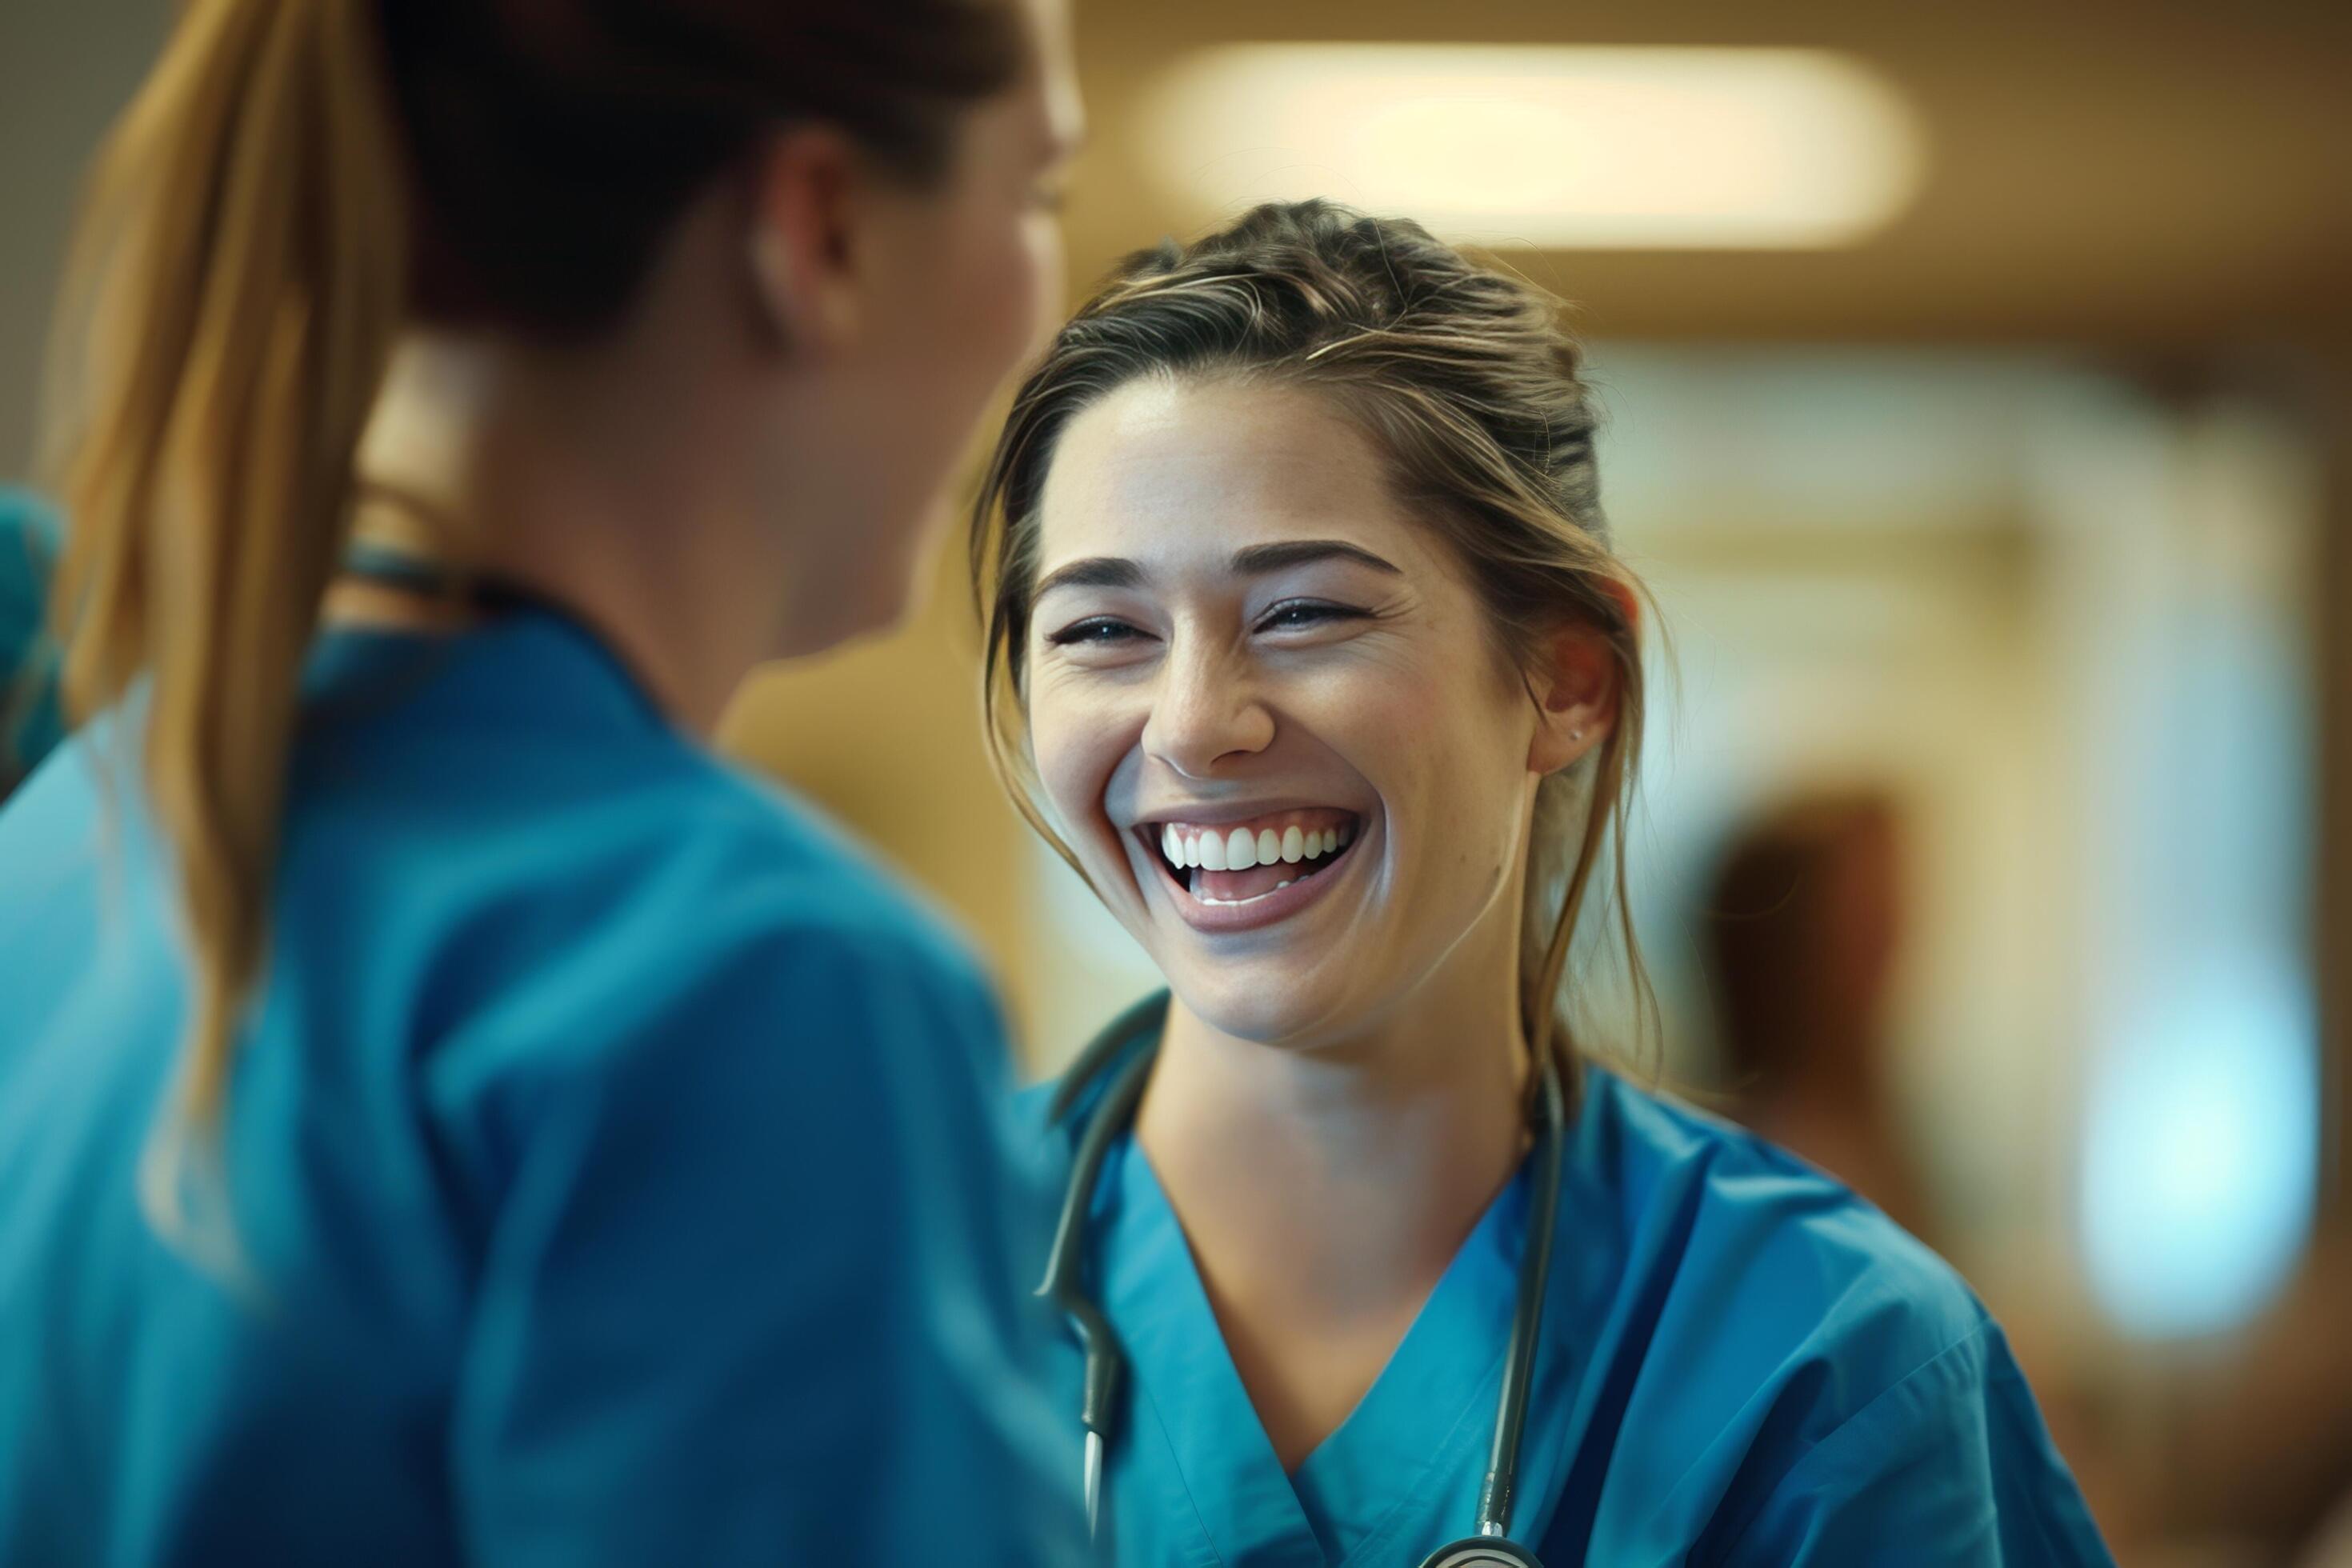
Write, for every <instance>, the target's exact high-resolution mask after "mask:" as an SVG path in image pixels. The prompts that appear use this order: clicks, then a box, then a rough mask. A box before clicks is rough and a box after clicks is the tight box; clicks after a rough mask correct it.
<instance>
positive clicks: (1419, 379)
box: [974, 203, 2107, 1568]
mask: <svg viewBox="0 0 2352 1568" xmlns="http://www.w3.org/2000/svg"><path fill="white" fill-rule="evenodd" d="M1593 427H1594V414H1593V408H1592V405H1591V397H1590V394H1589V391H1588V389H1587V386H1586V384H1585V382H1584V380H1583V378H1582V374H1581V367H1580V354H1579V352H1578V350H1577V347H1576V345H1575V344H1574V343H1573V342H1570V340H1569V339H1568V338H1567V337H1566V336H1565V335H1563V333H1562V332H1561V331H1560V329H1559V325H1558V322H1557V321H1556V317H1555V311H1554V308H1553V305H1552V302H1551V301H1549V300H1548V299H1546V298H1545V297H1543V296H1541V295H1540V294H1539V293H1538V292H1537V291H1536V290H1535V289H1532V288H1530V287H1528V286H1527V285H1526V284H1524V283H1522V282H1520V281H1519V280H1517V279H1513V278H1511V277H1508V276H1507V275H1504V274H1502V273H1499V272H1497V271H1495V270H1491V269H1488V268H1483V267H1479V266H1476V265H1474V264H1473V263H1471V262H1470V261H1468V260H1466V259H1465V258H1463V257H1462V256H1461V255H1459V254H1458V253H1456V252H1455V251H1454V250H1453V249H1452V248H1450V247H1446V246H1444V245H1443V244H1440V243H1438V242H1437V241H1435V240H1433V239H1432V238H1431V237H1430V236H1429V235H1428V234H1426V233H1425V232H1424V231H1423V230H1422V229H1421V228H1420V227H1418V226H1415V225H1413V224H1411V223H1406V222H1400V221H1394V220H1386V219H1378V218H1368V217H1361V216H1356V215H1354V214H1351V213H1349V212H1346V211H1344V210H1342V209H1339V208H1336V207H1332V206H1328V205H1324V204H1321V203H1307V204H1303V205H1270V206H1265V207H1261V208H1259V209H1257V210H1256V211H1255V212H1252V213H1250V214H1249V215H1247V216H1244V217H1243V218H1242V219H1241V220H1239V221H1238V222H1237V223H1235V224H1234V226H1231V227H1230V228H1227V229H1225V230H1223V231H1222V232H1219V233H1217V234H1213V235H1212V236H1210V237H1207V238H1204V239H1202V240H1200V241H1198V242H1196V243H1194V244H1192V245H1190V246H1182V247H1180V246H1177V245H1174V244H1172V243H1171V244H1170V245H1167V246H1164V247H1160V249H1157V250H1153V251H1148V252H1143V253H1140V254H1138V255H1136V256H1134V257H1131V258H1129V260H1128V261H1127V263H1126V264H1125V265H1124V266H1123V267H1121V268H1119V269H1118V272H1117V274H1116V275H1115V276H1114V277H1113V279H1111V280H1110V282H1109V283H1108V285H1106V286H1105V287H1104V289H1102V291H1101V292H1100V293H1099V294H1097V296H1096V297H1095V299H1094V300H1092V301H1090V302H1089V303H1088V304H1087V305H1086V306H1085V307H1084V308H1083V309H1082V310H1080V311H1079V313H1078V315H1077V316H1076V319H1075V320H1073V321H1071V322H1070V323H1069V325H1067V326H1066V327H1065V328H1064V329H1063V330H1062V331H1061V333H1060V335H1059V336H1058V337H1057V338H1056V339H1055V343H1054V345H1053V347H1052V349H1051V350H1050V351H1049V352H1048V353H1047V354H1046V356H1045V360H1044V361H1043V363H1041V365H1040V366H1039V367H1038V368H1037V369H1036V370H1035V371H1034V373H1033V374H1031V375H1030V376H1029V377H1028V379H1027V381H1026V382H1025V383H1024V385H1023V387H1022V390H1021V394H1020V396H1019V399H1018V401H1017V403H1016V405H1015V408H1014V413H1013V419H1012V423H1011V425H1010V426H1009V427H1008V428H1007V429H1006V431H1005V433H1004V435H1003V437H1002V439H1001V441H1000V443H999V446H998V448H997V457H996V461H995V463H994V465H993V467H992V469H991V472H990V475H989V479H988V485H987V488H986V489H985V490H984V492H983V494H982V511H981V512H980V514H979V520H980V523H981V527H980V529H979V531H978V532H977V533H976V535H975V540H974V550H975V555H976V561H975V564H976V565H977V566H979V567H981V568H982V569H983V571H982V579H983V582H984V584H985V587H986V592H987V602H988V604H989V605H990V606H991V630H990V640H989V644H988V647H989V655H990V664H991V673H992V675H998V674H1001V675H1003V676H1004V677H1007V678H1009V686H1010V689H1009V691H1008V692H1006V693H1004V694H1003V697H1004V698H1005V699H1008V700H1002V701H998V700H997V699H998V696H999V694H998V693H996V692H995V691H994V689H993V688H992V694H991V695H992V701H997V706H998V709H999V711H1000V713H1001V714H1002V716H1003V719H1004V721H1005V722H1004V725H1003V731H1005V732H1004V733H1003V734H1002V735H1001V741H1002V743H1003V750H1004V752H1005V753H1006V755H1007V756H1008V759H1009V760H1010V762H1011V763H1012V770H1013V773H1014V774H1015V776H1016V779H1017V780H1018V781H1019V782H1021V783H1023V784H1026V785H1030V786H1034V795H1029V794H1025V793H1024V796H1023V798H1024V800H1025V801H1026V802H1027V803H1028V805H1029V806H1030V809H1031V811H1032V814H1033V819H1034V820H1035V821H1036V822H1037V824H1038V826H1040V827H1041V828H1042V829H1044V830H1045V831H1046V832H1047V833H1048V834H1049V835H1051V836H1052V837H1054V839H1055V843H1056V845H1057V846H1058V847H1062V848H1063V849H1064V852H1065V853H1066V855H1067V856H1068V857H1069V858H1071V860H1072V862H1073V863H1074V864H1075V865H1076V867H1077V868H1078V869H1079V870H1080V872H1081V873H1082V874H1083V875H1084V876H1085V877H1086V878H1087V879H1088V881H1089V882H1090V883H1091V884H1092V885H1093V887H1094V889H1095V890H1096V891H1097V893H1098V894H1099V895H1100V897H1101V898H1102V899H1103V900H1104V902H1105V903H1106V904H1107V905H1108V907H1109V908H1110V910H1111V911H1112V912H1113V913H1114V914H1115V915H1117V916H1118V920H1119V921H1120V922H1121V923H1122V924H1123V925H1124V926H1125V927H1126V928H1127V929H1128V930H1129V931H1130V932H1132V933H1133V934H1134V936H1135V937H1136V939H1137V940H1138V941H1139V942H1141V943H1142V944H1143V946H1144V947H1145V949H1146V950H1147V951H1149V952H1150V953H1151V955H1152V957H1153V958H1154V959H1155V960H1156V961H1157V962H1158V963H1159V964H1160V968H1161V969H1162V971H1163V972H1164V973H1166V975H1167V978H1168V981H1169V984H1170V987H1171V993H1172V994H1170V995H1163V996H1161V997H1159V998H1156V999H1154V1000H1153V1001H1152V1002H1150V1003H1148V1004H1146V1005H1144V1006H1142V1007H1139V1008H1138V1009H1137V1010H1135V1011H1134V1012H1133V1013H1131V1014H1130V1015H1129V1016H1128V1017H1126V1018H1124V1019H1121V1020H1119V1021H1118V1023H1116V1024H1114V1025H1113V1026H1111V1027H1110V1028H1109V1029H1108V1030H1106V1031H1105V1033H1104V1036H1103V1037H1102V1038H1101V1039H1100V1040H1098V1041H1097V1045H1096V1047H1094V1048H1093V1049H1092V1050H1090V1051H1089V1052H1088V1053H1087V1057H1086V1058H1084V1059H1083V1060H1082V1061H1081V1064H1080V1065H1079V1067H1078V1068H1076V1069H1075V1070H1074V1072H1073V1073H1072V1074H1071V1075H1070V1077H1068V1078H1067V1079H1065V1080H1064V1082H1063V1083H1062V1084H1061V1085H1060V1086H1059V1088H1058V1089H1056V1090H1055V1092H1054V1094H1053V1096H1052V1098H1051V1101H1050V1104H1049V1105H1048V1106H1046V1107H1045V1109H1046V1110H1048V1111H1049V1113H1050V1116H1051V1119H1052V1121H1053V1125H1054V1127H1055V1136H1054V1142H1053V1145H1052V1147H1053V1148H1054V1150H1055V1152H1056V1153H1057V1155H1058V1156H1059V1163H1060V1164H1061V1166H1062V1169H1063V1171H1064V1173H1065V1174H1066V1178H1067V1179H1066V1184H1065V1197H1064V1207H1063V1208H1062V1211H1061V1227H1060V1234H1059V1236H1058V1237H1057V1238H1056V1241H1055V1250H1054V1256H1053V1258H1051V1260H1050V1262H1049V1264H1048V1267H1047V1281H1046V1283H1047V1290H1048V1292H1049V1293H1050V1294H1051V1295H1053V1296H1054V1297H1055V1299H1056V1300H1058V1301H1059V1302H1060V1303H1061V1305H1062V1306H1063V1308H1064V1310H1066V1311H1067V1312H1068V1313H1069V1315H1070V1317H1071V1320H1072V1321H1073V1324H1074V1325H1075V1327H1076V1330H1077V1333H1078V1336H1079V1338H1080V1339H1081V1340H1082V1342H1084V1344H1085V1346H1086V1348H1087V1350H1088V1352H1090V1354H1089V1355H1088V1356H1087V1364H1086V1366H1085V1367H1084V1368H1083V1369H1082V1368H1081V1367H1080V1366H1079V1365H1078V1363H1077V1358H1076V1356H1075V1355H1073V1357H1072V1358H1071V1364H1070V1368H1069V1376H1068V1379H1067V1398H1068V1400H1069V1414H1068V1416H1067V1419H1068V1421H1069V1423H1070V1427H1071V1429H1072V1430H1073V1431H1075V1430H1076V1428H1077V1426H1078V1425H1079V1424H1080V1421H1081V1419H1083V1422H1084V1425H1085V1426H1086V1427H1087V1435H1088V1439H1089V1441H1088V1445H1087V1447H1088V1450H1089V1451H1088V1453H1087V1456H1086V1457H1085V1459H1084V1461H1083V1463H1084V1466H1085V1468H1084V1470H1083V1471H1082V1459H1081V1457H1080V1456H1079V1454H1078V1453H1077V1452H1076V1450H1073V1451H1072V1452H1071V1453H1070V1455H1069V1456H1068V1463H1069V1467H1070V1474H1071V1476H1072V1478H1073V1479H1074V1481H1075V1480H1076V1479H1078V1478H1079V1477H1080V1476H1081V1474H1082V1473H1083V1474H1085V1476H1086V1484H1087V1489H1088V1490H1089V1491H1090V1492H1093V1493H1094V1494H1096V1495H1095V1496H1094V1497H1093V1499H1092V1501H1093V1503H1094V1505H1095V1509H1096V1511H1097V1516H1098V1527H1097V1528H1098V1533H1099V1534H1100V1535H1101V1536H1102V1537H1103V1538H1104V1539H1105V1540H1107V1541H1108V1542H1110V1543H1111V1544H1112V1545H1113V1547H1114V1555H1115V1557H1116V1559H1117V1560H1118V1561H1119V1562H1121V1563H1180V1562H1181V1563H1212V1562H1213V1563H1223V1564H1226V1565H1227V1568H1267V1565H1273V1564H1291V1563H1298V1564H1306V1563H1325V1562H1333V1563H1337V1562H1348V1563H1366V1564H1372V1563H1381V1564H1389V1563H1400V1564H1410V1563H1421V1562H1426V1563H1431V1564H1449V1565H1467V1564H1473V1563H1528V1562H1531V1561H1538V1560H1540V1561H1544V1562H1549V1563H1552V1564H1553V1565H1554V1568H1565V1565H1567V1564H1573V1563H1596V1564H1601V1563H1606V1564H1619V1563H1748V1564H1757V1565H1759V1568H1761V1565H1764V1564H1772V1565H1774V1568H1782V1565H1786V1564H1790V1563H1819V1564H1839V1565H1846V1564H1854V1563H1906V1564H1907V1563H1921V1564H1925V1563H1988V1564H1989V1563H2105V1562H2106V1561H2107V1557H2106V1552H2105V1548H2104V1547H2103V1546H2102V1545H2101V1544H2100V1542H2099V1538H2098V1535H2097V1532H2096V1531H2095V1529H2094V1527H2093V1525H2092V1523H2091V1521H2090V1519H2089V1517H2088V1515H2087V1513H2086V1512H2085V1510H2084V1507H2083V1504H2082V1500H2081V1498H2080V1496H2079V1495H2078V1494H2077V1492H2076V1490H2075V1488H2074V1483H2073V1481H2072V1479H2070V1478H2069V1476H2068V1475H2067V1473H2066V1470H2065V1468H2064V1467H2063V1464H2062V1463H2061V1462H2060V1460H2059V1459H2058V1457H2057V1456H2056V1454H2055V1453H2054V1452H2053V1450H2052V1448H2051V1446H2050V1443H2049V1439H2048V1436H2047V1434H2046V1433H2045V1432H2044V1430H2043V1428H2042V1421H2041V1417H2040V1415H2038V1414H2037V1412H2036V1410H2035V1408H2034V1404H2033V1400H2032V1395H2031V1394H2029V1393H2028V1392H2027V1390H2026V1388H2025V1386H2024V1384H2023V1382H2022V1380H2021V1378H2020V1376H2019V1375H2018V1373H2017V1369H2016V1366H2015V1364H2014V1363H2013V1362H2012V1361H2011V1356H2010V1353H2009V1351H2008V1348H2007V1346H2006V1344H2005V1342H2004V1341H2003V1339H2002V1336H2001V1332H2000V1329H1999V1328H1998V1327H1997V1326H1996V1325H1995V1324H1993V1323H1992V1322H1991V1321H1990V1320H1989V1319H1988V1318H1987V1316H1986V1314H1985V1312H1984V1310H1983V1309H1982V1308H1981V1307H1980V1306H1979V1304H1978V1303H1977V1301H1976V1300H1975V1299H1974V1298H1973V1297H1972V1296H1971V1295H1970V1294H1969V1291H1968V1289H1966V1287H1965V1286H1963V1285H1962V1284H1961V1283H1960V1281H1959V1280H1958V1279H1957V1278H1956V1277H1955V1276H1954V1275H1953V1274H1952V1272H1951V1271H1950V1270H1949V1269H1948V1268H1946V1267H1945V1266H1944V1265H1943V1264H1942V1263H1941V1262H1940V1261H1938V1260H1937V1258H1935V1257H1934V1256H1933V1255H1932V1254H1930V1253H1928V1252H1927V1250H1926V1249H1925V1248H1923V1247H1920V1246H1919V1245H1918V1244H1917V1243H1916V1242H1915V1241H1913V1240H1912V1239H1911V1238H1909V1237H1906V1236H1905V1235H1904V1234H1903V1233H1902V1232H1901V1231H1899V1230H1898V1229H1896V1228H1895V1226H1893V1225H1892V1224H1890V1223H1888V1222H1887V1221H1886V1220H1885V1218H1884V1217H1883V1216H1882V1215H1879V1214H1878V1213H1876V1212H1875V1211H1874V1210H1873V1209H1871V1208H1869V1207H1868V1206H1867V1205H1864V1204H1863V1203H1861V1202H1860V1201H1859V1200H1857V1199H1855V1198H1854V1197H1853V1195H1852V1194H1849V1193H1848V1192H1846V1191H1845V1190H1844V1189H1843V1188H1841V1187H1839V1186H1838V1185H1836V1184H1834V1183H1833V1182H1832V1181H1830V1180H1829V1179H1827V1178H1825V1177H1823V1176H1821V1175H1819V1174H1817V1173H1813V1172H1812V1171H1811V1170H1809V1169H1807V1168H1805V1167H1803V1166H1801V1165H1800V1164H1799V1163H1797V1162H1795V1161H1793V1160H1790V1159H1789V1158H1787V1157H1785V1156H1783V1155H1781V1154H1780V1153H1779V1152H1776V1151H1774V1150H1773V1149H1771V1148H1770V1147H1769V1146H1768V1145H1766V1144H1763V1143H1761V1142H1758V1141H1757V1140H1755V1139H1753V1138H1751V1137H1749V1136H1748V1135H1747V1134H1745V1133H1743V1132H1741V1131H1738V1130H1737V1129H1734V1128H1731V1127H1729V1126H1727V1125H1725V1124H1723V1123H1720V1122H1717V1121H1713V1120H1711V1119H1709V1118H1706V1117H1704V1116H1701V1115H1698V1114H1696V1113H1694V1112H1692V1111H1689V1110H1685V1109H1683V1108H1681V1107H1678V1106H1675V1105H1674V1104H1672V1103H1669V1102H1668V1101H1666V1100H1663V1099H1661V1098H1659V1097H1658V1096H1656V1095H1654V1094H1653V1093H1650V1092H1647V1091H1645V1090H1644V1089H1642V1088H1640V1087H1638V1086H1637V1085H1636V1084H1635V1083H1634V1082H1633V1080H1632V1079H1630V1078H1628V1077H1626V1076H1623V1075H1622V1074H1620V1073H1618V1072H1616V1071H1612V1070H1608V1069H1604V1068H1601V1067H1600V1066H1599V1065H1597V1064H1595V1063H1592V1062H1589V1061H1586V1060H1584V1059H1583V1058H1580V1056H1579V1055H1578V1054H1577V1052H1576V1050H1575V1045H1576V1041H1575V1039H1574V1037H1573V1036H1572V1035H1571V1033H1570V1027H1569V1023H1568V1017H1567V1016H1566V1015H1565V1014H1564V1013H1563V1012H1562V1010H1561V1001H1562V997H1561V989H1562V984H1561V983H1562V977H1563V974H1564V973H1567V968H1566V965H1567V956H1568V952H1569V949H1570V936H1571V933H1572V932H1573V931H1574V930H1575V928H1576V925H1577V921H1578V916H1579V913H1580V910H1582V909H1583V907H1584V905H1585V903H1586V901H1587V900H1588V898H1589V897H1590V896H1591V893H1592V890H1593V889H1594V887H1595V885H1596V882H1601V881H1611V880H1613V881H1614V883H1615V884H1616V889H1615V890H1616V893H1617V897H1618V900H1619V908H1618V913H1619V915H1620V916H1621V917H1622V916H1623V915H1624V910H1623V905H1622V896H1623V874H1622V852H1619V853H1618V854H1617V855H1616V856H1615V857H1614V858H1612V853H1611V851H1610V850H1609V848H1608V847H1607V846H1608V844H1609V842H1610V832H1609V830H1610V828H1611V826H1612V822H1616V821H1621V820H1622V810H1623V805H1624V800H1625V793H1626V791H1627V789H1628V788H1629V786H1630V782H1631V777H1630V775H1631V772H1632V766H1633V758H1634V757H1635V755H1636V754H1637V753H1638V752H1639V742H1640V733H1641V717H1642V708H1643V704H1642V695H1643V688H1642V663H1641V658H1640V653H1639V648H1638V646H1637V620H1636V616H1635V608H1634V607H1635V605H1637V604H1638V602H1639V600H1638V598H1637V596H1636V592H1635V588H1634V584H1633V579H1632V578H1631V576H1630V575H1629V574H1628V573H1627V572H1626V570H1625V568H1624V566H1623V565H1622V563H1620V562H1619V561H1618V560H1617V558H1616V557H1615V556H1614V554H1613V553H1612V552H1611V549H1610V546H1609V542H1608V537H1607V531H1606V528H1605V524H1604V522H1603V520H1602V516H1601V510H1600V506H1599V503H1598V500H1597V493H1596V478H1595V469H1594V456H1593V447H1592V437H1593ZM1618 842H1619V843H1622V838H1621V839H1619V840H1618ZM1623 936H1624V940H1626V941H1627V942H1628V943H1629V944H1630V941H1631V934H1630V926H1628V928H1627V929H1626V930H1625V931H1624V932H1623ZM1120 1373H1124V1374H1125V1375H1124V1376H1121V1375H1120ZM1105 1453H1107V1456H1108V1468H1107V1473H1097V1464H1098V1462H1099V1458H1100V1456H1102V1455H1104V1454H1105Z"/></svg>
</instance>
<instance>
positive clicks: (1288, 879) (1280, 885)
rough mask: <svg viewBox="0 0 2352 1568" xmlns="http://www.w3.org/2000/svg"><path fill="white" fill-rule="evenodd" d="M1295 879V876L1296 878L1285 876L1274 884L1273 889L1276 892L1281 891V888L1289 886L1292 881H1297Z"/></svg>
mask: <svg viewBox="0 0 2352 1568" xmlns="http://www.w3.org/2000/svg"><path fill="white" fill-rule="evenodd" d="M1295 881H1297V878H1296V877H1285V878H1284V879H1282V880H1281V881H1279V882H1276V884H1275V885H1274V890H1275V891H1276V892H1277V893H1278V892H1280V891H1282V889H1285V888H1287V887H1288V886H1290V884H1291V883H1293V882H1295Z"/></svg>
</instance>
